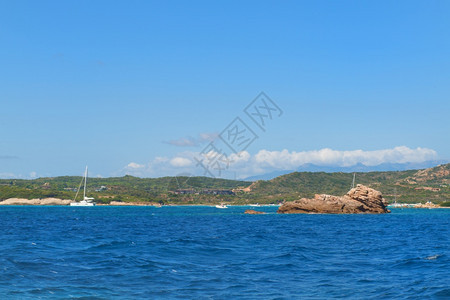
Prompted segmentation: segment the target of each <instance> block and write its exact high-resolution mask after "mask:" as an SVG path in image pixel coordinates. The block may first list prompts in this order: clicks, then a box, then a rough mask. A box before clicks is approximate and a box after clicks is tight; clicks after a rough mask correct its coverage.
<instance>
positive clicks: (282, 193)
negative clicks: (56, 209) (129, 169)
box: [0, 164, 450, 208]
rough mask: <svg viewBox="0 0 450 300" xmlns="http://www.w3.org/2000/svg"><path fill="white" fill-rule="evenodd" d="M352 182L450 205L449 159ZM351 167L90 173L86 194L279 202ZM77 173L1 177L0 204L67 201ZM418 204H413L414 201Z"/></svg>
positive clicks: (334, 186) (347, 180)
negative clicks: (240, 176)
mask: <svg viewBox="0 0 450 300" xmlns="http://www.w3.org/2000/svg"><path fill="white" fill-rule="evenodd" d="M355 177H356V183H358V184H362V185H363V186H365V187H367V188H370V189H374V190H376V191H379V192H380V193H382V195H383V198H384V199H385V201H386V202H387V203H390V204H392V203H394V202H395V203H396V204H397V206H400V205H406V204H412V203H414V204H417V203H419V204H420V205H419V206H422V207H426V208H432V207H445V206H450V204H449V201H450V164H445V165H439V166H436V167H434V168H428V169H422V170H408V171H397V172H392V171H390V172H367V173H356V174H355ZM352 178H353V174H352V173H342V172H337V173H325V172H293V173H290V174H286V175H282V176H279V177H276V178H274V179H272V180H267V181H265V180H259V181H255V182H252V181H242V180H227V179H220V178H209V177H180V176H179V177H161V178H139V177H133V176H128V175H127V176H124V177H111V178H89V181H88V184H87V194H88V196H89V197H93V198H95V201H96V203H97V204H98V205H102V204H104V205H217V204H220V203H225V204H227V205H248V204H256V203H259V204H283V203H286V202H292V201H296V200H297V201H300V200H301V199H316V197H315V195H316V194H319V195H324V194H326V195H345V194H346V193H347V191H348V190H349V189H350V187H351V184H352ZM80 179H81V177H79V176H60V177H46V178H38V179H33V180H25V179H0V205H14V204H16V205H68V204H69V203H70V202H71V201H72V200H71V199H73V198H74V196H75V193H76V190H77V187H78V185H79V182H80ZM416 207H417V206H416Z"/></svg>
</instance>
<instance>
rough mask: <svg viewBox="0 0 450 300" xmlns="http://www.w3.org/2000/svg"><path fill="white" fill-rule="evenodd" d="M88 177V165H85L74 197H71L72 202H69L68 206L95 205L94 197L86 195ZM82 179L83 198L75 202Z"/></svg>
mask: <svg viewBox="0 0 450 300" xmlns="http://www.w3.org/2000/svg"><path fill="white" fill-rule="evenodd" d="M87 177H88V167H87V166H86V170H85V171H84V177H83V178H82V179H81V182H80V186H79V187H78V190H77V193H76V195H75V198H74V199H73V202H71V203H70V206H95V202H94V198H90V197H86V181H87ZM83 180H84V193H83V200H81V201H79V202H77V201H76V200H77V196H78V193H79V192H80V188H81V185H82V184H83Z"/></svg>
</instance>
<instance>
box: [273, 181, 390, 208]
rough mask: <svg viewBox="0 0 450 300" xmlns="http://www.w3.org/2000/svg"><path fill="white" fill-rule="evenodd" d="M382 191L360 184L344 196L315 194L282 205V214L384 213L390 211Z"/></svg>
mask: <svg viewBox="0 0 450 300" xmlns="http://www.w3.org/2000/svg"><path fill="white" fill-rule="evenodd" d="M386 206H387V202H386V200H385V199H384V198H383V196H382V195H381V192H379V191H377V190H374V189H372V188H369V187H367V186H364V185H362V184H358V185H357V186H356V187H355V188H353V189H351V190H350V191H349V192H348V193H347V194H346V195H344V196H332V195H326V194H322V195H315V197H314V198H312V199H307V198H302V199H299V200H296V201H293V202H286V203H284V204H283V205H281V206H280V208H279V209H278V213H280V214H308V213H309V214H310V213H317V214H382V213H389V212H390V211H389V210H388V209H387V208H386Z"/></svg>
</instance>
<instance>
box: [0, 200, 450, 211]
mask: <svg viewBox="0 0 450 300" xmlns="http://www.w3.org/2000/svg"><path fill="white" fill-rule="evenodd" d="M71 202H73V200H69V199H60V198H43V199H38V198H35V199H25V198H8V199H5V200H3V201H0V206H7V205H11V206H69V205H70V203H71ZM255 205H256V203H248V204H227V206H231V207H233V206H236V207H238V206H251V207H256V206H255ZM96 206H150V207H158V208H159V207H162V206H171V207H178V206H206V207H215V206H216V204H166V205H162V206H161V205H160V204H159V203H156V202H119V201H111V203H108V204H106V203H97V204H96ZM270 206H280V205H278V204H275V205H274V204H259V207H270ZM388 208H416V209H440V208H450V207H445V206H439V205H437V204H435V205H432V206H431V205H425V204H421V203H416V204H411V205H408V206H402V207H392V206H389V205H388Z"/></svg>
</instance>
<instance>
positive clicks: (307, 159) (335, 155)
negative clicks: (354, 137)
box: [255, 146, 438, 169]
mask: <svg viewBox="0 0 450 300" xmlns="http://www.w3.org/2000/svg"><path fill="white" fill-rule="evenodd" d="M437 157H438V155H437V153H436V151H434V150H432V149H428V148H420V147H419V148H416V149H410V148H408V147H405V146H400V147H395V148H393V149H383V150H374V151H364V150H352V151H339V150H332V149H329V148H325V149H321V150H314V151H303V152H295V151H292V152H289V151H288V150H286V149H285V150H283V151H267V150H260V151H259V152H258V153H257V154H256V155H255V161H256V162H257V163H259V164H260V165H261V166H270V167H273V168H276V169H292V168H296V167H299V166H301V165H303V164H308V163H310V164H317V165H322V166H326V165H333V166H341V167H348V166H353V165H356V164H358V163H361V164H363V165H366V166H376V165H379V164H382V163H408V162H410V163H417V162H424V161H427V160H433V159H437Z"/></svg>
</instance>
